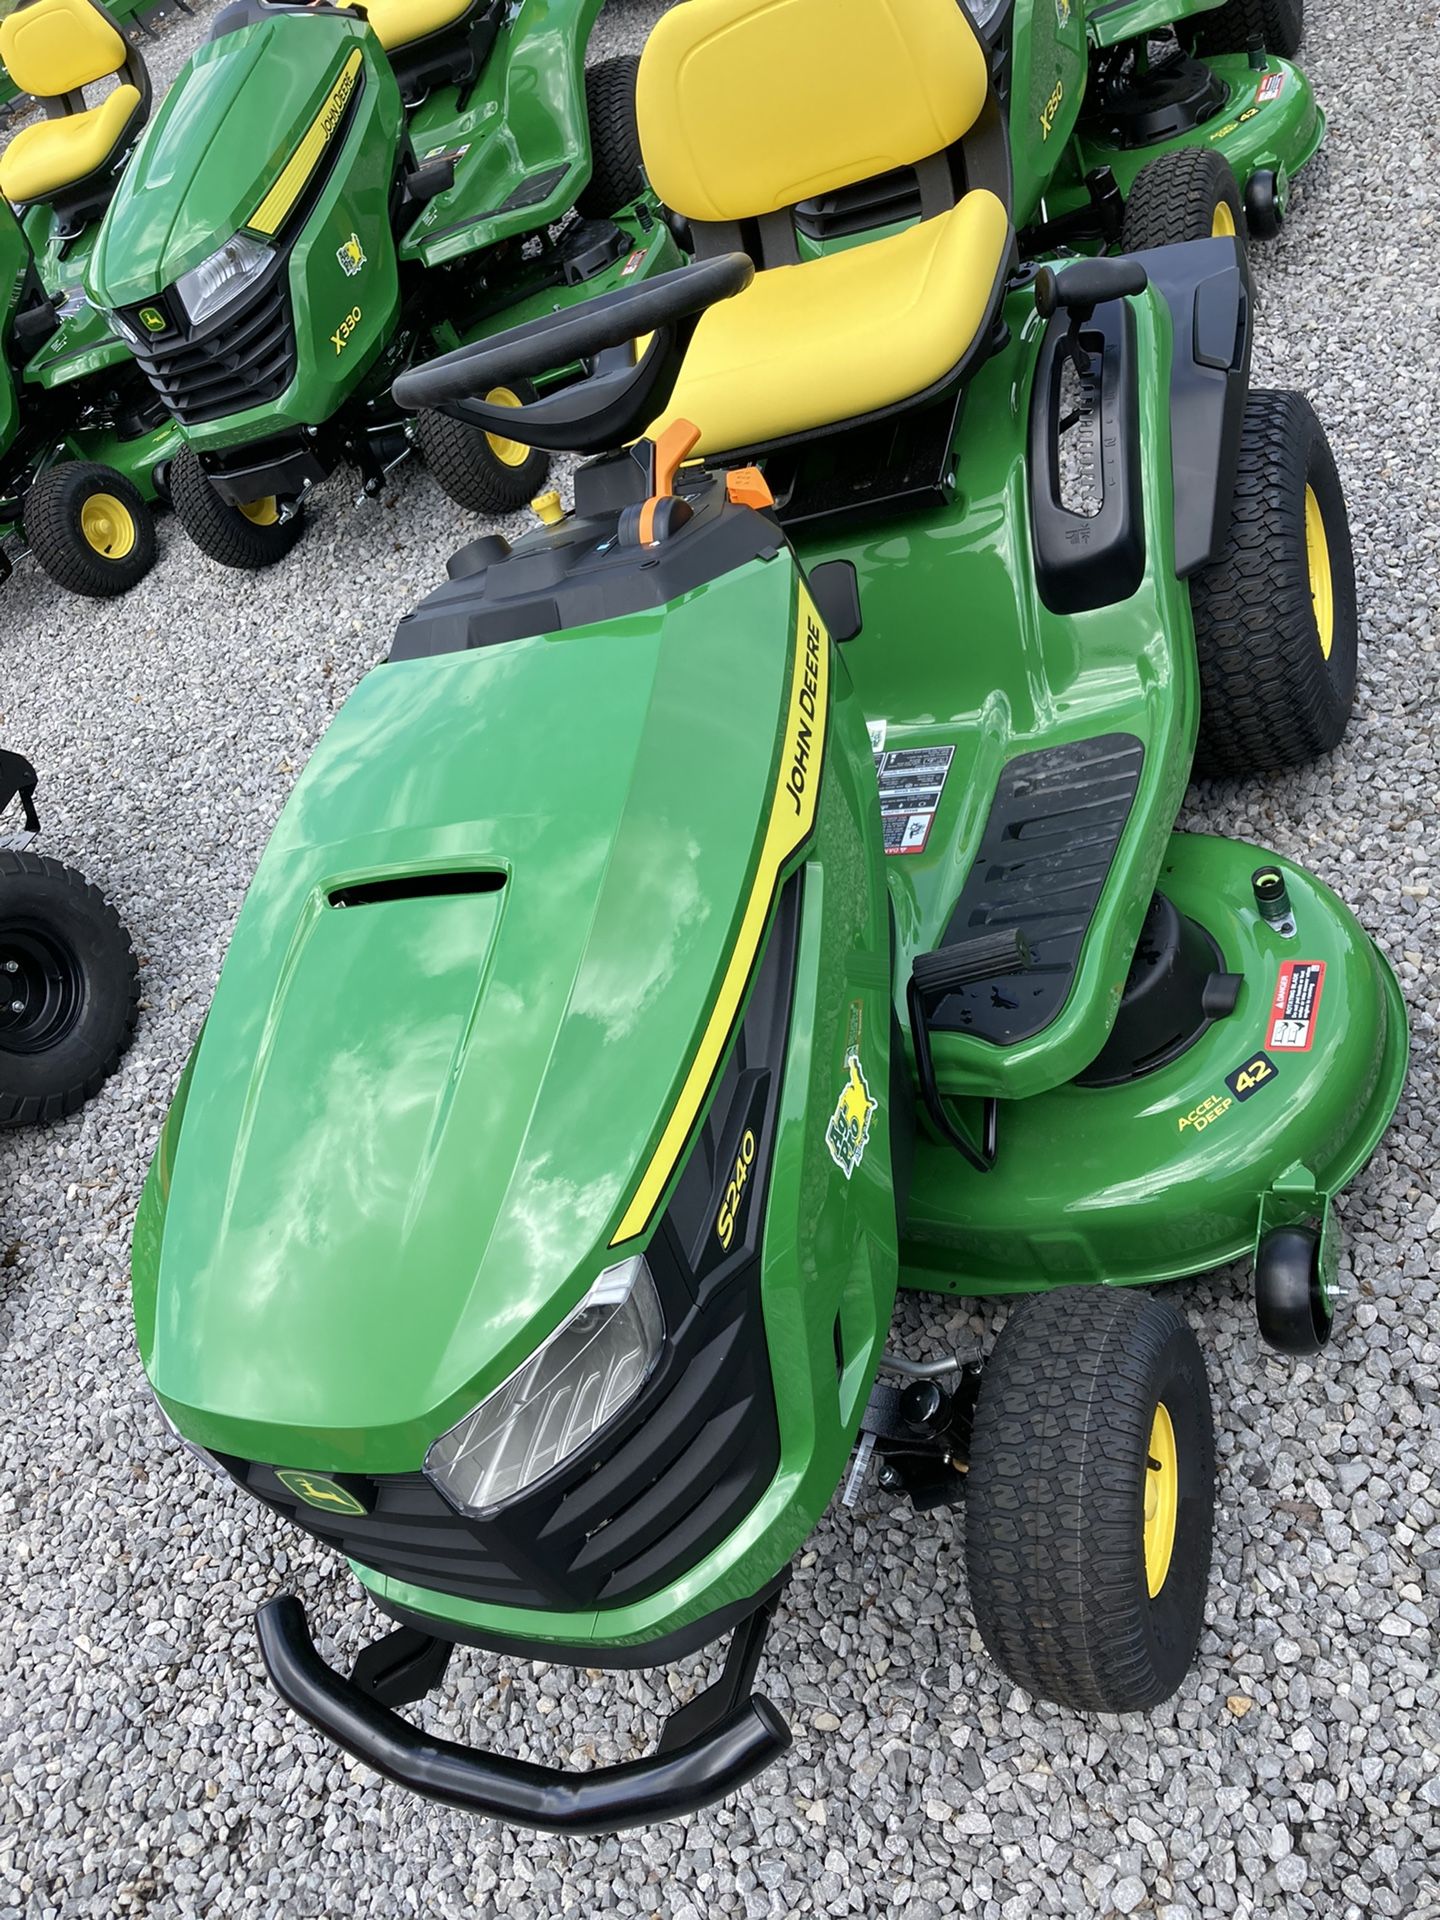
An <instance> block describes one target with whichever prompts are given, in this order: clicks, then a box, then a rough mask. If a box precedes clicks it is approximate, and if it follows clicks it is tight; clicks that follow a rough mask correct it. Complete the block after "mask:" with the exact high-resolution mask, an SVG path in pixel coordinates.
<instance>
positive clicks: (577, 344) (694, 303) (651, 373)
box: [391, 253, 755, 453]
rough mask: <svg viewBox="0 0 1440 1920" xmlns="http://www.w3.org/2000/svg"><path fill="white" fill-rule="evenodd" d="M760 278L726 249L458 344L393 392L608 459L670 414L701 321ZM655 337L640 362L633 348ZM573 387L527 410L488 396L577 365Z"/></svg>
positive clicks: (477, 422)
mask: <svg viewBox="0 0 1440 1920" xmlns="http://www.w3.org/2000/svg"><path fill="white" fill-rule="evenodd" d="M754 277H755V268H754V265H753V264H752V262H751V260H750V258H749V256H748V255H746V254H743V253H723V254H719V255H717V256H716V258H715V259H713V260H696V261H693V262H692V263H691V264H690V265H689V266H685V267H676V268H675V269H674V270H673V271H672V272H670V273H662V274H658V275H657V276H656V278H655V279H653V280H647V281H642V282H641V284H640V285H639V286H636V287H620V288H617V289H616V291H615V292H614V293H603V294H601V295H600V296H599V298H598V299H595V300H590V301H587V302H586V304H585V305H584V306H582V307H577V308H575V309H573V310H571V311H569V312H565V313H549V314H546V315H545V316H544V317H543V318H542V319H539V320H531V321H529V322H528V323H527V324H526V325H524V326H521V327H512V328H511V329H510V330H509V331H508V332H507V333H497V334H496V335H494V337H493V338H491V339H489V340H477V341H476V342H475V343H474V344H473V345H472V346H468V347H457V348H456V349H455V350H454V352H453V353H442V354H441V355H439V356H438V358H436V359H434V360H426V361H424V362H422V363H421V365H419V366H417V367H411V368H410V369H409V371H408V372H406V373H402V374H401V375H400V376H399V378H398V379H397V380H396V382H395V384H394V387H393V388H392V389H391V391H392V392H393V394H394V396H395V403H396V405H397V406H399V407H401V408H402V409H403V410H404V411H405V412H406V413H418V412H419V411H420V410H421V408H423V407H434V408H437V409H438V410H439V411H440V412H441V413H447V414H450V415H451V416H452V417H453V418H454V419H456V420H463V421H464V422H465V423H466V424H467V425H468V426H473V427H482V428H484V429H485V431H486V432H488V433H499V434H503V435H504V436H505V438H506V439H507V440H520V441H523V442H524V443H525V445H526V446H530V447H544V448H545V449H546V450H547V451H548V452H554V453H605V452H608V451H609V450H610V449H611V448H614V447H619V446H623V445H625V443H626V442H627V441H630V440H633V439H635V438H636V437H637V435H639V434H641V433H643V432H644V430H645V428H646V427H647V426H648V425H649V424H650V422H651V421H652V420H653V419H654V418H655V416H656V414H658V413H660V412H662V411H663V410H664V408H665V405H666V402H667V401H668V400H669V398H670V396H671V394H672V393H673V392H674V390H675V382H676V381H677V379H678V378H679V375H680V368H681V366H682V364H683V362H684V359H685V352H686V349H687V348H688V347H689V345H690V341H691V338H692V336H693V335H694V332H695V328H696V326H697V325H698V324H699V321H700V316H701V314H703V313H704V312H705V310H706V308H707V307H713V306H715V305H716V304H717V303H718V302H719V301H721V300H729V299H732V298H733V297H734V296H735V295H736V294H737V293H743V292H744V291H745V289H746V287H748V286H749V284H750V282H751V281H752V280H753V279H754ZM646 334H651V335H653V336H654V337H653V338H652V339H651V341H650V343H649V345H648V346H647V347H646V349H645V352H644V354H643V355H642V356H641V358H640V359H639V360H638V361H637V360H636V359H635V358H634V353H633V343H634V342H635V341H636V340H637V339H640V338H642V337H643V336H644V335H646ZM577 360H579V361H582V362H584V363H585V365H586V374H585V377H584V378H583V379H580V380H576V381H573V382H572V383H571V384H570V385H569V386H566V387H561V388H559V389H557V390H556V391H555V392H554V393H549V394H546V395H545V396H544V397H543V398H541V399H539V400H531V401H529V402H527V403H526V404H525V405H524V406H522V407H519V408H518V409H517V408H516V407H513V406H504V407H502V406H488V405H487V404H486V403H485V399H484V396H485V395H486V394H488V393H490V392H492V391H493V389H494V388H496V387H503V386H505V385H507V384H509V383H510V382H513V381H516V380H528V379H534V378H535V377H536V376H537V375H540V374H545V373H549V372H553V371H554V369H555V368H557V367H567V366H570V365H571V364H572V363H573V362H575V361H577Z"/></svg>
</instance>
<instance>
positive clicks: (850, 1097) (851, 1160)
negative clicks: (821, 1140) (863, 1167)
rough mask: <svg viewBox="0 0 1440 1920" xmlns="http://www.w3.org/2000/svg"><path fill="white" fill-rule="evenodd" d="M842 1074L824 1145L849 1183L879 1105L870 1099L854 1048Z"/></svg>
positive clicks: (860, 1158) (859, 1160) (868, 1138)
mask: <svg viewBox="0 0 1440 1920" xmlns="http://www.w3.org/2000/svg"><path fill="white" fill-rule="evenodd" d="M845 1072H846V1076H847V1077H846V1081H845V1085H844V1086H843V1087H842V1088H841V1090H840V1098H839V1099H838V1100H837V1101H836V1102H835V1111H834V1113H832V1114H831V1116H830V1124H829V1126H828V1127H826V1129H825V1144H826V1146H827V1147H828V1148H829V1149H830V1158H831V1159H832V1160H833V1161H834V1162H835V1164H836V1166H837V1167H839V1169H840V1171H841V1172H842V1173H843V1174H844V1176H845V1178H846V1179H847V1180H848V1179H849V1178H850V1176H851V1174H852V1173H854V1171H855V1169H856V1168H857V1167H858V1166H859V1164H860V1162H861V1161H862V1160H863V1159H864V1158H865V1148H866V1146H867V1145H868V1143H869V1140H870V1122H871V1120H872V1119H873V1118H874V1117H875V1109H876V1107H877V1105H878V1104H879V1103H878V1101H876V1100H875V1099H874V1098H873V1097H872V1095H871V1092H870V1083H869V1081H867V1080H866V1078H865V1069H864V1068H863V1067H862V1066H861V1065H860V1055H859V1054H858V1053H856V1052H855V1051H854V1049H853V1048H852V1049H851V1051H850V1052H849V1053H847V1054H846V1056H845Z"/></svg>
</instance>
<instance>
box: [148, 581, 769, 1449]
mask: <svg viewBox="0 0 1440 1920" xmlns="http://www.w3.org/2000/svg"><path fill="white" fill-rule="evenodd" d="M794 593H795V575H794V570H793V567H792V566H791V564H790V563H789V561H788V560H787V559H784V558H777V559H775V560H772V561H769V562H765V561H755V562H752V563H750V564H749V565H748V566H746V567H744V568H742V569H740V570H739V571H737V572H735V573H732V574H730V575H728V576H725V577H724V578H723V579H721V580H719V581H717V582H714V583H712V584H711V585H710V586H708V587H704V588H701V589H699V590H698V591H697V592H695V593H692V594H690V595H689V596H688V597H687V598H686V599H684V600H682V601H679V602H676V603H674V604H673V605H672V606H670V607H669V608H667V609H664V610H661V611H657V612H654V613H646V614H641V615H637V616H634V617H632V618H629V619H626V620H623V621H617V622H614V623H612V624H611V625H610V626H608V627H605V628H592V629H588V630H580V631H577V632H575V633H572V634H568V635H566V636H564V637H563V638H559V639H540V640H525V641H517V642H512V643H510V644H508V645H504V646H492V647H486V648H482V649H480V650H478V651H476V652H473V653H466V654H455V655H449V656H446V657H443V658H440V659H437V660H426V661H416V662H405V663H399V664H395V665H387V666H384V667H381V668H379V669H378V670H377V671H375V672H374V673H372V674H371V675H370V676H369V677H368V678H367V679H366V680H365V681H364V682H362V684H361V685H360V687H359V688H358V689H357V691H356V692H355V693H354V694H353V695H352V697H351V699H350V700H349V702H348V703H347V704H346V706H345V707H344V709H343V710H342V711H341V713H340V714H339V716H338V717H337V719H336V720H335V722H334V724H333V725H332V727H331V729H330V732H329V734H328V735H327V736H326V738H325V740H324V741H323V742H322V744H321V746H320V748H319V749H318V751H317V752H316V754H315V757H314V759H313V760H312V761H311V763H310V766H309V767H308V769H307V770H306V772H305V774H304V776H303V777H302V779H301V780H300V782H299V784H298V786H297V787H296V790H295V793H294V795H293V797H292V799H291V800H290V803H289V805H288V806H287V808H286V810H285V812H284V814H283V815H282V817H281V820H280V823H279V825H278V827H277V828H276V831H275V834H274V837H273V839H272V840H271V842H270V845H269V847H268V849H267V851H266V853H265V855H264V858H263V859H262V861H261V864H260V868H259V871H258V873H257V875H256V878H255V882H254V884H253V886H252V887H251V890H250V893H249V896H248V898H247V900H246V902H245V906H244V908H243V910H242V912H241V915H240V919H239V923H238V925H237V927H236V930H235V936H234V940H233V942H232V944H231V948H230V953H229V956H228V958H227V960H226V962H225V967H224V971H223V973H222V975H221V978H220V984H219V987H218V989H217V992H216V995H215V1001H214V1006H213V1008H212V1010H211V1013H210V1016H209V1019H208V1021H207V1023H206V1027H205V1031H204V1035H203V1038H202V1040H201V1042H200V1045H199V1048H198V1050H197V1053H196V1056H195V1060H194V1071H193V1077H192V1079H191V1080H190V1083H189V1087H188V1098H187V1100H186V1101H185V1104H184V1107H183V1122H182V1123H181V1124H180V1126H179V1132H178V1140H176V1139H173V1138H172V1139H171V1140H170V1141H169V1142H168V1143H166V1144H162V1148H161V1153H160V1156H159V1166H160V1169H161V1171H160V1172H159V1174H158V1175H152V1186H153V1185H154V1184H155V1182H156V1180H157V1178H158V1180H159V1183H160V1185H162V1186H163V1185H164V1183H165V1174H164V1165H165V1163H166V1161H167V1157H168V1156H170V1155H173V1161H172V1162H171V1164H170V1165H169V1167H168V1176H169V1178H168V1186H169V1191H168V1202H167V1203H166V1204H165V1208H164V1216H163V1232H162V1233H161V1235H160V1245H159V1248H158V1274H156V1273H154V1272H153V1271H152V1270H151V1268H152V1263H153V1258H154V1256H153V1254H147V1253H146V1251H145V1247H144V1241H145V1239H146V1237H147V1234H146V1233H142V1231H141V1229H140V1228H137V1236H136V1319H137V1328H138V1332H139V1338H140V1344H141V1351H142V1356H143V1358H144V1359H145V1363H146V1367H147V1370H148V1371H149V1373H150V1375H151V1379H152V1381H153V1383H154V1385H155V1387H156V1388H157V1390H158V1391H159V1392H160V1394H161V1395H162V1396H163V1397H164V1398H165V1400H166V1401H167V1402H168V1403H169V1404H170V1405H171V1407H172V1410H173V1411H174V1412H175V1413H176V1414H177V1417H178V1419H179V1424H180V1425H181V1426H182V1428H183V1430H184V1431H185V1432H186V1433H187V1434H188V1435H190V1436H191V1437H192V1438H194V1439H197V1440H199V1441H201V1442H202V1443H205V1444H209V1445H212V1446H215V1447H218V1448H220V1449H222V1450H225V1451H232V1452H236V1453H244V1454H247V1455H248V1456H249V1457H251V1458H256V1459H262V1460H268V1461H271V1462H275V1463H279V1464H282V1465H283V1464H296V1465H302V1466H308V1467H311V1468H313V1469H317V1470H321V1469H325V1468H327V1467H329V1468H343V1467H346V1466H353V1467H356V1468H360V1469H368V1470H371V1471H375V1472H385V1471H392V1472H393V1471H404V1470H414V1469H415V1468H417V1467H418V1466H419V1465H420V1461H421V1458H422V1456H423V1454H424V1450H425V1446H426V1444H427V1443H428V1441H429V1440H431V1439H432V1438H433V1437H434V1436H435V1435H436V1434H437V1433H438V1432H440V1431H442V1430H443V1429H444V1428H445V1427H447V1426H449V1425H450V1424H452V1423H453V1421H454V1420H456V1419H457V1418H459V1417H460V1415H461V1414H463V1413H464V1412H466V1411H467V1410H468V1409H469V1408H470V1407H471V1406H472V1405H473V1404H474V1403H475V1402H476V1401H477V1400H478V1399H480V1398H481V1397H482V1395H483V1394H484V1393H485V1392H488V1391H489V1389H490V1388H491V1387H492V1386H494V1385H495V1384H496V1383H497V1382H498V1381H499V1380H501V1379H503V1378H504V1377H505V1376H506V1375H507V1374H508V1373H509V1372H510V1371H511V1370H512V1369H513V1367H515V1366H516V1365H517V1364H519V1362H520V1361H521V1360H522V1359H524V1358H525V1357H526V1355H528V1354H529V1353H530V1352H531V1351H532V1350H533V1349H534V1347H535V1346H536V1345H537V1343H538V1342H539V1340H540V1339H541V1338H542V1337H543V1336H544V1335H545V1334H547V1333H549V1332H550V1331H551V1330H552V1328H554V1327H555V1326H556V1325H557V1324H558V1322H559V1321H560V1319H561V1318H563V1316H564V1314H565V1313H566V1312H568V1311H569V1309H570V1307H571V1306H573V1305H574V1303H575V1301H576V1300H577V1299H578V1298H579V1296H580V1295H581V1294H582V1293H583V1292H584V1290H585V1288H586V1287H587V1286H588V1285H589V1284H590V1282H591V1281H592V1280H593V1278H594V1277H595V1275H596V1274H597V1273H598V1272H599V1271H600V1270H601V1269H602V1268H603V1267H605V1266H608V1265H611V1264H612V1263H614V1262H615V1261H616V1260H617V1259H620V1258H622V1257H624V1256H623V1255H622V1254H620V1253H617V1252H616V1251H613V1250H611V1248H610V1246H609V1241H610V1239H611V1236H612V1235H613V1233H614V1230H615V1226H616V1223H617V1221H618V1218H619V1215H620V1212H621V1210H622V1209H623V1207H624V1205H625V1203H626V1202H627V1200H628V1199H629V1197H630V1194H631V1192H632V1190H633V1188H634V1185H635V1183H636V1180H637V1178H638V1176H639V1173H640V1172H641V1171H642V1169H643V1167H644V1165H645V1163H646V1160H647V1157H648V1154H649V1151H650V1149H651V1147H652V1144H653V1142H654V1141H655V1140H656V1139H657V1138H658V1135H659V1132H660V1129H661V1127H662V1125H663V1123H664V1120H665V1119H666V1117H667V1116H668V1113H669V1110H670V1107H671V1105H672V1104H673V1100H674V1096H675V1093H676V1091H677V1089H678V1087H679V1085H680V1083H681V1081H682V1080H683V1077H684V1072H685V1068H686V1066H687V1064H688V1060H689V1057H690V1054H691V1052H692V1050H693V1048H694V1045H695V1043H696V1040H697V1038H698V1034H699V1030H700V1028H701V1026H702V1024H703V1019H704V1015H705V1013H706V1011H707V1009H708V1006H709V1004H710V1001H711V999H712V998H713V993H714V990H715V987H716V985H717V983H718V981H719V978H720V976H721V974H722V973H723V971H724V965H725V961H726V959H727V957H728V955H729V952H730V949H731V947H732V945H733V942H734V937H735V933H736V931H737V928H738V924H739V918H740V913H741V909H742V906H743V903H744V898H745V893H746V883H747V879H748V876H749V874H750V873H751V871H752V870H753V867H754V863H755V858H756V853H757V849H758V845H759V842H760V839H761V838H762V836H763V832H764V827H765V821H766V817H767V815H768V812H769V807H770V801H771V796H772V792H773V783H774V777H775V768H776V765H777V756H778V753H779V739H780V731H781V718H782V713H783V710H784V707H785V701H786V685H787V682H786V674H787V654H788V651H789V648H788V644H787V643H788V642H789V641H790V638H791V635H792V634H793V631H794V616H793V612H792V604H793V598H794ZM456 869H461V870H466V871H475V870H484V869H491V870H500V871H504V872H505V873H506V875H507V878H506V883H505V885H504V888H503V890H501V891H498V892H484V893H472V894H460V895H455V894H451V895H449V896H445V897H433V896H432V897H428V898H408V899H391V900H387V901H384V902H381V903H376V904H365V905H351V906H345V907H336V906H334V905H331V904H330V895H331V894H332V893H333V891H334V890H335V889H336V888H337V887H340V886H344V885H347V884H353V883H355V882H359V881H373V880H376V879H388V878H393V877H396V876H413V875H415V874H417V873H423V872H427V871H428V872H435V871H437V870H450V871H454V870H456ZM179 1106H180V1103H179V1102H178V1101H177V1113H178V1111H179ZM144 1212H145V1210H144V1209H143V1208H142V1220H143V1216H144ZM147 1232H148V1229H147ZM152 1286H153V1290H154V1298H153V1313H152V1309H151V1307H150V1304H149V1295H150V1292H151V1288H152Z"/></svg>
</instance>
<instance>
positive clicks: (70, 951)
mask: <svg viewBox="0 0 1440 1920" xmlns="http://www.w3.org/2000/svg"><path fill="white" fill-rule="evenodd" d="M139 1004H140V979H139V972H138V969H137V967H136V964H135V955H134V953H133V951H132V950H131V946H130V937H129V935H128V934H127V933H126V931H125V929H124V927H123V926H121V924H120V917H119V915H118V914H117V913H116V912H115V909H114V908H113V907H112V906H110V904H109V903H108V902H107V901H106V899H105V897H104V895H103V894H101V892H100V891H99V889H98V888H96V887H92V886H91V885H90V883H89V881H88V880H86V879H85V878H84V877H83V876H82V875H81V874H78V873H76V872H75V871H74V869H73V868H71V867H65V866H62V865H61V864H60V862H59V861H58V860H47V859H45V858H44V857H43V856H42V855H40V854H35V853H17V852H12V851H10V850H9V849H0V1127H18V1126H27V1125H32V1124H37V1123H44V1122H47V1121H51V1120H60V1119H63V1118H64V1116H65V1115H66V1114H67V1113H74V1111H75V1109H76V1108H77V1107H79V1106H81V1105H83V1103H84V1102H85V1101H86V1100H88V1099H89V1098H90V1096H91V1094H92V1093H94V1092H95V1091H96V1090H97V1089H98V1087H99V1086H100V1083H101V1082H102V1081H103V1080H106V1079H108V1078H109V1076H110V1075H111V1074H112V1073H113V1072H114V1071H115V1068H116V1066H117V1065H118V1064H119V1060H120V1056H121V1055H122V1054H123V1053H124V1051H125V1049H126V1048H127V1047H128V1046H129V1044H130V1040H131V1036H132V1035H133V1034H134V1032H135V1020H136V1015H137V1011H138V1008H139Z"/></svg>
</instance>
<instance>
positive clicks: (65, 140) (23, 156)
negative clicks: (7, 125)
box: [0, 86, 143, 206]
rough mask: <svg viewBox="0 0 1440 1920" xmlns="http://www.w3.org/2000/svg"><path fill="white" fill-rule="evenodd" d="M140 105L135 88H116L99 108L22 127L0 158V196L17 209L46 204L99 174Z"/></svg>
mask: <svg viewBox="0 0 1440 1920" xmlns="http://www.w3.org/2000/svg"><path fill="white" fill-rule="evenodd" d="M142 104H143V101H142V97H141V93H140V89H139V88H138V87H131V86H121V87H116V88H115V90H114V92H113V93H109V94H107V95H106V96H105V98H104V99H103V100H102V101H101V102H100V105H99V106H98V107H87V108H85V110H84V111H83V112H81V113H67V114H64V115H62V116H61V117H59V118H58V119H55V120H37V121H35V122H34V123H33V125H31V126H28V127H22V128H21V129H20V131H19V132H18V133H17V134H16V135H15V138H14V139H13V140H12V141H11V142H10V144H9V146H8V147H7V148H6V149H5V152H4V153H3V154H0V193H3V194H4V196H5V198H6V199H7V200H9V201H11V202H13V203H14V204H15V205H17V206H24V205H28V204H29V203H30V202H31V201H34V200H48V199H50V198H51V197H52V195H54V194H56V193H59V192H60V191H61V190H62V189H63V188H65V187H69V186H73V185H74V184H75V182H76V181H77V180H87V179H89V178H90V176H91V175H92V174H95V173H98V172H99V171H100V169H101V168H102V167H103V166H104V165H105V162H106V161H107V160H108V159H109V158H110V156H111V154H112V153H114V152H115V150H116V148H117V147H119V146H120V144H121V143H122V141H123V140H124V137H125V131H126V129H127V127H128V126H129V125H130V123H131V121H132V120H133V119H134V118H135V115H136V114H137V113H138V112H139V110H140V108H141V106H142Z"/></svg>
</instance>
